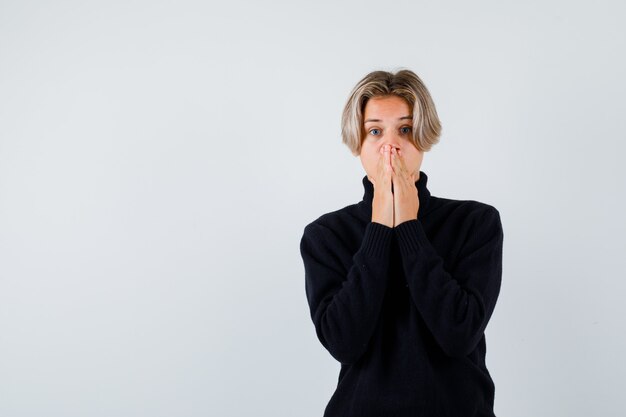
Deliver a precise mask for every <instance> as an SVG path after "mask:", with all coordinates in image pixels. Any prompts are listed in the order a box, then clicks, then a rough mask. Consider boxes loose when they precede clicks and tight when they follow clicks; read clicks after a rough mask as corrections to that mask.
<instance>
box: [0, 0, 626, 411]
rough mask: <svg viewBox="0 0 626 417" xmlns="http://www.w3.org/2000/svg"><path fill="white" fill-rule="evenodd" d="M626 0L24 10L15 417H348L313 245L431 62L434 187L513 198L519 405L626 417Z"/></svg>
mask: <svg viewBox="0 0 626 417" xmlns="http://www.w3.org/2000/svg"><path fill="white" fill-rule="evenodd" d="M624 7H625V6H623V2H619V1H613V2H607V1H597V2H593V4H592V3H591V2H571V1H568V2H566V1H525V2H513V1H511V2H503V1H482V2H461V1H459V2H456V3H449V2H432V3H423V2H415V1H411V2H409V1H404V2H399V1H396V2H363V1H358V2H357V1H352V2H330V1H328V2H307V3H296V2H291V1H282V2H258V1H252V0H250V1H245V2H229V3H228V4H226V3H223V4H222V3H219V4H218V3H211V2H205V1H196V2H191V1H176V2H174V1H169V2H165V1H147V0H139V1H117V2H111V1H107V2H104V1H102V2H98V3H96V2H82V1H74V2H69V1H56V2H51V1H7V0H3V1H1V2H0V415H2V416H3V417H22V416H81V417H82V416H90V417H98V416H116V417H118V416H168V417H169V416H220V417H228V416H311V417H313V416H321V415H322V412H323V409H324V407H325V405H326V403H327V401H328V399H329V398H330V396H331V394H332V392H333V391H334V388H335V384H336V380H337V375H338V370H339V363H338V362H336V361H335V360H334V359H333V358H332V357H331V356H330V354H329V353H328V352H327V351H326V350H324V348H323V346H322V345H321V344H320V343H319V341H318V340H317V338H316V335H315V331H314V327H313V323H312V321H311V319H310V317H309V311H308V305H307V301H306V298H305V293H304V268H303V264H302V259H301V257H300V253H299V247H298V245H299V241H300V237H301V235H302V231H303V228H304V226H305V225H306V224H307V223H309V222H310V221H312V220H313V219H315V218H317V217H318V216H320V215H321V214H323V213H325V212H328V211H333V210H336V209H339V208H341V207H344V206H345V205H348V204H352V203H355V202H357V201H359V200H360V199H361V197H362V194H363V189H362V183H361V179H362V177H363V176H364V175H365V174H364V170H363V168H362V166H361V165H360V161H359V159H358V158H355V157H353V156H352V155H351V154H350V152H349V150H348V148H347V147H345V146H344V145H343V144H341V137H340V117H341V110H342V108H343V105H344V103H345V100H346V99H347V97H348V94H349V92H350V90H351V89H352V87H353V86H354V84H355V83H356V82H357V81H358V80H359V79H361V77H362V76H364V75H365V74H366V73H368V72H370V71H372V70H376V69H384V70H392V71H393V70H397V69H400V68H408V69H411V70H413V71H415V72H416V73H417V74H418V75H419V76H420V77H421V78H422V79H423V80H424V82H425V83H426V85H427V87H428V88H429V90H430V92H431V94H432V96H433V99H434V101H435V104H436V106H437V110H438V113H439V116H440V118H441V121H442V124H443V134H442V138H441V142H440V143H439V144H438V145H436V146H435V147H434V148H433V150H432V151H431V152H429V153H427V154H425V156H424V162H423V164H422V170H423V171H424V172H426V173H427V174H428V177H429V184H428V186H429V189H430V191H431V193H432V194H433V195H436V196H440V197H446V198H454V199H473V200H478V201H482V202H485V203H489V204H492V205H494V206H495V207H496V208H498V210H499V211H500V214H501V218H502V222H503V227H504V233H505V243H504V273H503V283H502V290H501V293H500V298H499V300H498V304H497V306H496V309H495V312H494V315H493V317H492V319H491V322H490V324H489V326H488V328H487V332H486V335H487V358H486V359H487V366H488V368H489V370H490V372H491V374H492V377H493V379H494V382H495V384H496V397H495V398H496V400H495V411H496V414H497V415H499V416H509V417H518V416H519V417H522V416H534V417H536V416H550V417H552V416H568V417H571V416H585V417H587V416H590V415H596V416H604V417H608V416H623V415H624V414H625V413H626V406H625V405H624V402H623V393H622V390H623V381H624V376H625V371H626V365H625V361H624V356H623V354H624V352H626V337H625V336H626V331H625V330H626V328H625V325H624V321H623V320H624V316H625V314H626V311H625V310H626V308H625V307H624V303H623V297H624V292H625V291H626V285H625V283H624V278H626V276H625V275H626V274H625V273H624V270H625V266H626V265H625V254H626V244H625V239H624V235H625V234H626V221H625V220H624V213H625V212H626V207H625V206H626V202H625V198H624V197H625V195H624V190H625V189H626V187H625V185H626V184H625V178H626V175H625V174H626V173H625V172H624V169H623V168H622V167H620V166H619V163H620V162H621V160H622V159H623V153H624V151H625V150H626V145H625V140H626V135H625V133H626V125H625V124H626V117H624V115H625V114H626V105H625V104H624V96H625V93H626V91H625V90H626V82H625V81H624V75H625V74H626V59H625V57H624V51H625V50H626V29H625V28H626V26H624V19H625V13H624V11H625V9H624Z"/></svg>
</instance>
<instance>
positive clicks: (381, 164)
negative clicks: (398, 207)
mask: <svg viewBox="0 0 626 417" xmlns="http://www.w3.org/2000/svg"><path fill="white" fill-rule="evenodd" d="M392 172H393V168H392V167H391V145H384V146H383V147H381V148H380V158H379V159H378V166H377V169H376V174H375V176H374V177H370V176H369V175H368V176H367V178H368V179H369V180H370V182H371V183H372V184H374V198H373V200H372V222H376V223H380V224H383V225H385V226H387V227H393V215H394V214H393V213H394V209H393V193H392V191H391V184H392V181H391V174H392Z"/></svg>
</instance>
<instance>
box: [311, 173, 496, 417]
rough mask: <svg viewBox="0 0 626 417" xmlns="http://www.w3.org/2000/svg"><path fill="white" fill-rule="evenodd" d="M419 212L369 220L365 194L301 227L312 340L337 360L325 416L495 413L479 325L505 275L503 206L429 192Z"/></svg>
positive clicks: (369, 194)
mask: <svg viewBox="0 0 626 417" xmlns="http://www.w3.org/2000/svg"><path fill="white" fill-rule="evenodd" d="M427 181H428V177H427V175H426V173H424V172H423V171H420V176H419V179H418V180H417V181H416V182H415V185H416V188H417V193H418V198H419V210H418V216H417V219H413V220H409V221H405V222H403V223H401V224H399V225H397V226H396V227H388V226H385V225H383V224H381V223H376V222H372V221H371V218H372V199H373V197H374V186H373V184H372V183H371V182H370V181H369V179H368V178H367V176H364V177H363V180H362V182H363V188H364V194H363V199H362V201H360V202H358V203H356V204H352V205H349V206H346V207H344V208H342V209H340V210H337V211H333V212H330V213H326V214H323V215H322V216H320V217H319V218H317V219H316V220H314V221H312V222H311V223H309V224H308V225H306V227H305V228H304V233H303V235H302V239H301V241H300V252H301V255H302V259H303V262H304V271H305V294H306V298H307V301H308V305H309V310H310V315H311V319H312V321H313V325H314V328H315V332H316V335H317V338H318V339H319V341H320V343H321V344H322V346H323V347H324V348H325V349H326V350H327V351H328V353H330V355H331V356H332V357H333V358H334V359H335V360H336V361H338V362H339V363H340V365H341V367H340V370H339V377H338V382H337V387H336V389H335V392H334V393H333V395H332V397H331V398H330V400H329V402H328V404H327V405H326V408H325V410H324V417H335V416H337V417H338V416H341V417H352V416H354V417H357V416H358V417H368V416H376V417H381V416H385V417H390V416H407V417H408V416H411V417H417V416H433V417H435V416H437V417H442V416H459V417H461V416H462V417H472V416H481V417H487V416H495V415H494V412H493V405H494V394H495V386H494V382H493V380H492V378H491V375H490V374H489V371H488V370H487V367H486V365H485V354H486V341H485V334H484V332H485V328H486V327H487V323H488V322H489V319H490V318H491V316H492V314H493V311H494V308H495V305H496V301H497V299H498V295H499V292H500V286H501V280H502V246H503V239H504V234H503V229H502V223H501V220H500V213H499V212H498V210H497V209H496V208H495V207H493V206H491V205H489V204H486V203H481V202H478V201H474V200H452V199H447V198H441V197H436V196H433V195H431V193H430V190H429V189H428V188H427Z"/></svg>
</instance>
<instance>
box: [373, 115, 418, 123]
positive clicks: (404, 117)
mask: <svg viewBox="0 0 626 417" xmlns="http://www.w3.org/2000/svg"><path fill="white" fill-rule="evenodd" d="M412 118H413V117H412V116H402V117H400V118H398V120H405V119H412ZM367 122H382V120H380V119H367V120H366V121H364V122H363V123H367Z"/></svg>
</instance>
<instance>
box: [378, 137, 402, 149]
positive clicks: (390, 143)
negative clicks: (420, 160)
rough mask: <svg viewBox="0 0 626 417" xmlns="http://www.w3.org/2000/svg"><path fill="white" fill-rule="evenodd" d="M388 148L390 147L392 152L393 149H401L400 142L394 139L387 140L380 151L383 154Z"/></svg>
mask: <svg viewBox="0 0 626 417" xmlns="http://www.w3.org/2000/svg"><path fill="white" fill-rule="evenodd" d="M386 146H389V150H391V148H395V149H396V150H398V149H400V141H398V140H395V139H393V138H392V139H390V140H387V141H385V142H384V143H383V144H382V145H381V147H380V151H381V152H383V151H384V150H385V147H386Z"/></svg>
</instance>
